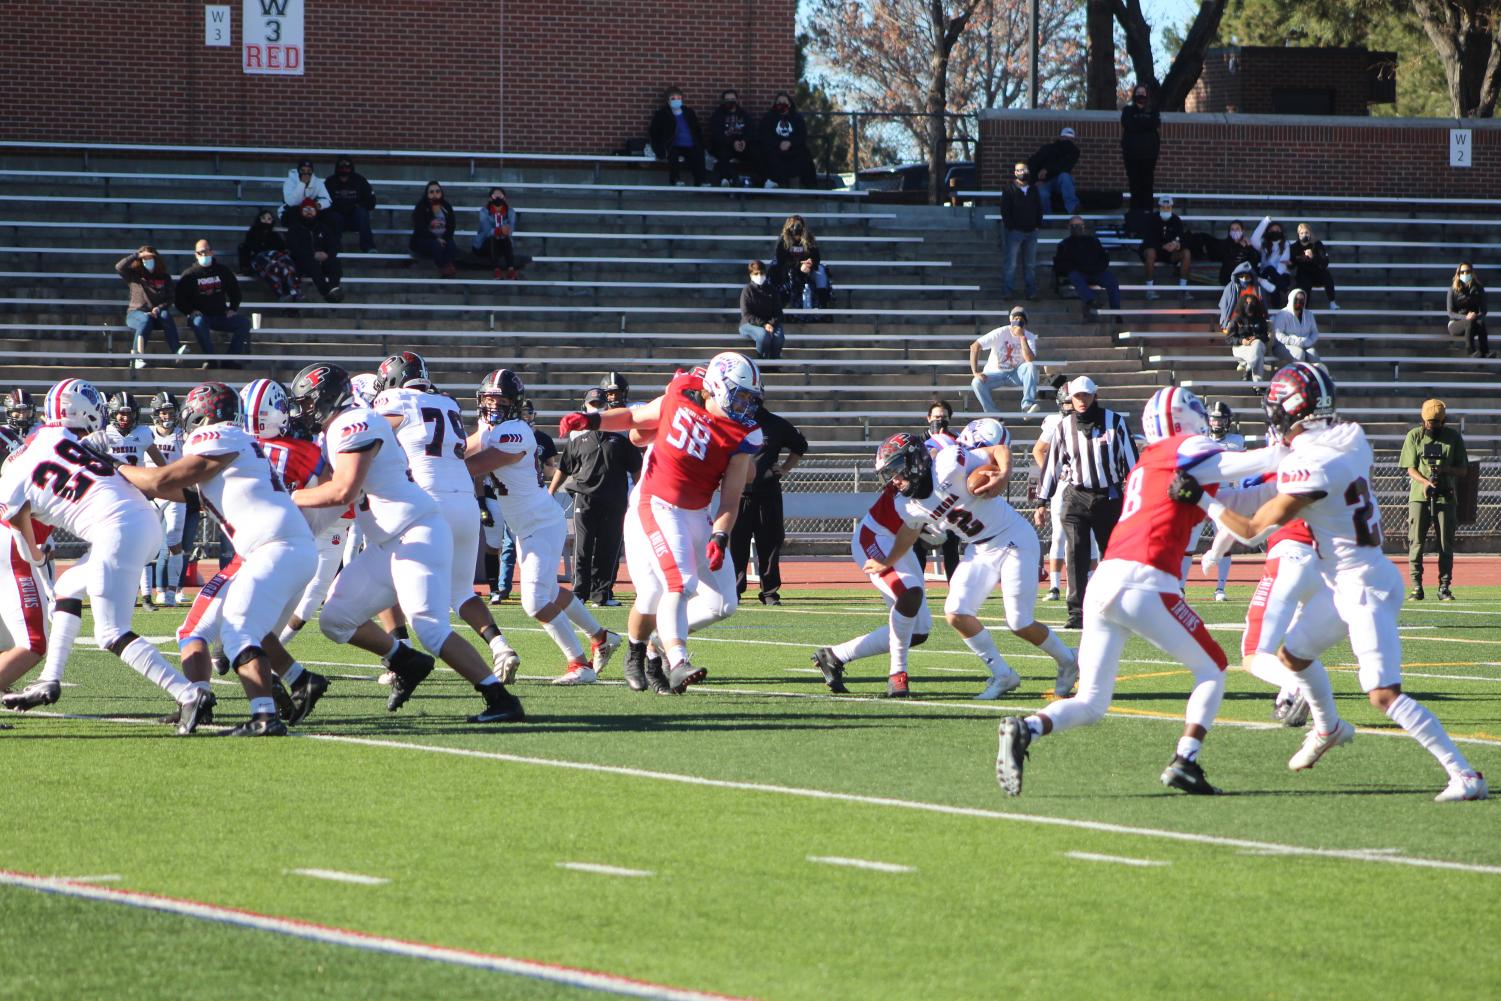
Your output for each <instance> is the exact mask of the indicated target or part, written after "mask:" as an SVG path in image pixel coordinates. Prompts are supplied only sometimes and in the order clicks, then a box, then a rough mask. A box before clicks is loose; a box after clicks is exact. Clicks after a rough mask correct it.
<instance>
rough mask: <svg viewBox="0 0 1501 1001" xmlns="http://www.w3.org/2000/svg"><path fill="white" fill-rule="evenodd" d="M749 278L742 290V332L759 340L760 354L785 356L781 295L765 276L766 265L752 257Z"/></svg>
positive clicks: (757, 347) (758, 350) (777, 356)
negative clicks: (783, 353)
mask: <svg viewBox="0 0 1501 1001" xmlns="http://www.w3.org/2000/svg"><path fill="white" fill-rule="evenodd" d="M748 270H749V271H750V281H748V282H746V284H745V288H743V289H741V290H740V333H742V334H744V335H745V336H746V337H749V338H750V339H751V340H752V341H754V342H755V344H756V355H757V357H760V358H780V357H782V345H783V344H785V343H786V341H787V337H786V335H785V334H783V333H782V297H781V296H780V295H779V294H778V293H777V290H776V289H775V288H773V287H772V286H771V285H770V284H769V283H768V282H767V280H766V265H764V264H762V263H761V262H760V261H751V262H750V265H749V267H748Z"/></svg>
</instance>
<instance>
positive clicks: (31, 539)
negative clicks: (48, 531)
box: [9, 503, 47, 567]
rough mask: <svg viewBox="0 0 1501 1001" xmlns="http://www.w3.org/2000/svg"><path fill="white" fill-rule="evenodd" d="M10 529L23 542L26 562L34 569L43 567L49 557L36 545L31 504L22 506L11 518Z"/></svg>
mask: <svg viewBox="0 0 1501 1001" xmlns="http://www.w3.org/2000/svg"><path fill="white" fill-rule="evenodd" d="M9 521H10V527H11V528H12V529H13V530H14V531H15V533H16V538H18V539H20V540H21V544H22V546H23V547H24V549H23V552H24V554H25V556H26V562H27V563H30V564H31V565H32V566H34V567H39V566H42V565H43V564H44V563H46V562H47V556H46V554H45V553H43V552H42V550H41V547H40V546H38V545H37V544H36V529H35V528H33V527H32V525H31V504H30V503H26V504H22V505H21V508H20V510H18V511H17V512H16V513H15V514H12V515H11V516H10V518H9Z"/></svg>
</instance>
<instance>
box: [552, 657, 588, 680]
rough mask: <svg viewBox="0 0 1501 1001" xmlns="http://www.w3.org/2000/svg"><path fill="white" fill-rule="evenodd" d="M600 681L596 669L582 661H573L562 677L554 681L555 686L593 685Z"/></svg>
mask: <svg viewBox="0 0 1501 1001" xmlns="http://www.w3.org/2000/svg"><path fill="white" fill-rule="evenodd" d="M598 680H599V675H598V674H597V673H596V672H595V670H594V668H592V667H590V666H589V665H588V664H585V663H584V662H583V661H581V660H576V661H571V662H569V664H568V670H567V671H565V672H564V673H563V675H562V676H561V677H558V678H554V679H552V683H553V684H554V685H592V684H594V683H595V682H596V681H598Z"/></svg>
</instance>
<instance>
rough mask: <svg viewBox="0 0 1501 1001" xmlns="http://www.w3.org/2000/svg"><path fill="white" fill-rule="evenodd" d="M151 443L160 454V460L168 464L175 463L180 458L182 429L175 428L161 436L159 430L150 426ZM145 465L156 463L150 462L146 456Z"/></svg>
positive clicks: (149, 457) (149, 458)
mask: <svg viewBox="0 0 1501 1001" xmlns="http://www.w3.org/2000/svg"><path fill="white" fill-rule="evenodd" d="M151 443H152V444H153V445H155V446H156V450H157V451H158V452H160V453H162V458H163V459H165V460H166V461H167V462H168V463H172V462H176V461H177V460H178V459H180V458H182V428H178V427H175V428H173V429H172V430H171V431H168V432H167V433H166V434H163V433H162V432H161V430H160V429H159V428H157V427H156V426H155V425H152V428H151ZM146 465H148V466H154V465H156V463H154V462H152V461H151V456H149V455H148V456H146Z"/></svg>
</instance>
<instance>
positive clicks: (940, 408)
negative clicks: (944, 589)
mask: <svg viewBox="0 0 1501 1001" xmlns="http://www.w3.org/2000/svg"><path fill="white" fill-rule="evenodd" d="M953 419H954V408H953V407H951V406H949V402H948V401H947V400H934V401H933V402H932V403H929V404H928V415H927V422H928V430H927V433H926V434H925V435H924V436H923V447H924V448H926V449H927V450H928V452H929V453H930V454H936V453H937V452H938V451H939V450H940V449H944V448H947V447H948V446H950V445H952V444H954V442H956V441H957V440H958V439H957V438H956V437H955V436H954V432H953V430H952V429H951V428H950V427H949V422H950V421H952V420H953ZM931 548H932V547H930V546H929V545H928V544H927V543H925V542H923V541H922V539H921V538H919V539H918V540H917V542H915V543H913V545H912V552H913V553H915V554H916V555H917V562H918V563H919V564H921V565H922V566H924V567H926V566H927V565H928V554H929V552H930V551H931ZM959 549H960V544H959V536H957V535H955V534H954V533H953V532H946V533H944V536H943V577H944V579H945V580H950V579H952V578H953V576H954V571H955V570H957V569H958V568H959Z"/></svg>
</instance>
